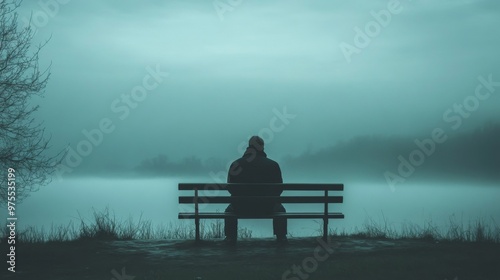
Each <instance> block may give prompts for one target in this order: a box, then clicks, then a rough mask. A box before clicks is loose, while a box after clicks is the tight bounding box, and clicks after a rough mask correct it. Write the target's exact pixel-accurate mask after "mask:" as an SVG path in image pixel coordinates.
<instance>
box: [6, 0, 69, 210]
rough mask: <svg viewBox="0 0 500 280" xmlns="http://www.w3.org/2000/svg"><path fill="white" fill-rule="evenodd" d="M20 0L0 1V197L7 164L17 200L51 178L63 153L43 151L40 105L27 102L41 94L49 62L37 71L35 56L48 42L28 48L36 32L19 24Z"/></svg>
mask: <svg viewBox="0 0 500 280" xmlns="http://www.w3.org/2000/svg"><path fill="white" fill-rule="evenodd" d="M19 5H20V1H16V0H0V168H1V171H0V174H2V178H0V180H1V181H2V182H4V183H2V184H0V185H1V188H0V202H1V205H2V206H4V205H5V201H6V199H7V186H6V184H5V182H6V181H7V176H6V173H7V169H8V168H14V169H15V171H16V172H15V175H16V202H19V201H21V200H23V199H24V198H25V197H27V196H28V195H29V194H30V193H31V192H33V191H36V190H38V188H39V186H41V185H44V184H47V183H48V182H50V180H51V173H52V172H54V170H55V165H56V164H57V163H58V162H59V161H60V159H62V155H61V153H59V154H57V155H55V156H47V155H46V150H47V148H48V144H49V140H50V139H46V138H45V137H44V128H43V127H42V124H41V123H39V122H35V119H34V112H35V111H37V109H38V106H33V105H32V104H30V100H31V98H32V97H34V96H42V95H43V90H44V88H45V86H46V84H47V81H48V78H49V75H50V73H49V70H50V67H49V68H47V69H45V70H42V71H41V70H40V68H39V65H38V55H39V53H40V50H41V49H42V48H43V46H44V45H45V44H46V43H47V41H46V42H45V43H43V44H40V45H38V46H35V47H32V43H31V41H32V39H33V36H34V34H35V32H34V31H33V30H32V29H31V27H30V26H29V25H28V26H26V27H19V26H18V15H17V12H16V9H17V8H19Z"/></svg>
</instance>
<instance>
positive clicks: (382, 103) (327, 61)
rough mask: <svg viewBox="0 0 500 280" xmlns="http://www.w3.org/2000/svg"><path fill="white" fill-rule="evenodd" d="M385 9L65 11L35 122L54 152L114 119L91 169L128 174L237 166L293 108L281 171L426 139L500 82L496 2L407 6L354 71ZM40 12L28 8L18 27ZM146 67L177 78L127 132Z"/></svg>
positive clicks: (358, 5) (274, 150)
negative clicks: (301, 157) (185, 165)
mask: <svg viewBox="0 0 500 280" xmlns="http://www.w3.org/2000/svg"><path fill="white" fill-rule="evenodd" d="M221 2H223V3H226V2H227V1H225V0H221ZM234 2H237V1H234ZM389 2H390V1H382V0H381V1H372V0H364V1H361V0H358V1H332V0H328V1H327V0H324V1H242V2H241V4H240V5H236V6H235V7H233V10H232V11H228V12H226V13H224V14H223V20H221V17H220V16H219V14H218V13H217V11H216V9H215V8H214V6H213V3H212V1H153V0H149V1H131V0H128V1H123V0H122V1H118V0H114V1H111V0H106V1H103V0H87V1H69V2H68V3H67V4H64V5H63V4H61V5H60V6H59V11H58V13H56V14H55V16H54V17H50V19H49V21H48V23H47V24H46V25H45V26H42V27H40V28H39V32H38V33H37V35H36V37H35V40H36V41H37V42H42V41H43V40H45V39H47V38H49V37H50V36H52V37H51V40H50V42H49V44H48V45H47V46H46V47H45V49H44V51H43V52H42V57H41V61H42V65H44V66H47V65H49V63H50V62H52V76H51V79H50V81H49V84H48V86H47V89H46V97H45V98H44V99H41V100H36V102H37V103H39V104H40V105H41V109H40V111H39V115H38V118H39V120H40V121H44V124H45V126H46V127H47V130H46V131H47V133H48V134H50V135H52V143H53V147H54V149H55V150H57V149H61V148H63V147H65V146H66V145H67V144H69V145H70V146H71V147H72V148H74V149H76V145H77V144H78V143H79V141H81V140H84V139H86V138H85V136H84V135H83V134H82V130H84V129H86V130H92V129H96V128H98V127H99V122H100V120H101V119H103V118H109V119H110V120H112V122H113V125H115V126H116V129H115V130H114V131H113V132H112V133H109V134H105V136H104V139H103V141H102V144H100V145H98V146H97V147H94V149H93V151H92V153H91V154H90V155H89V156H87V157H85V158H84V160H85V161H92V162H107V161H111V160H112V161H113V162H116V161H119V162H121V163H123V164H125V165H127V164H129V165H134V164H137V163H138V162H139V161H140V160H142V159H145V158H151V157H154V156H156V155H158V154H166V155H168V156H169V157H171V158H172V159H182V158H185V157H189V156H193V155H195V156H199V157H200V158H209V157H223V158H225V157H228V158H232V157H237V156H239V155H240V151H239V149H238V145H239V144H240V143H241V142H242V141H245V140H247V139H248V137H249V136H250V135H253V134H257V133H258V132H259V131H261V129H263V128H268V127H269V123H270V121H271V120H272V119H273V118H274V117H276V110H278V111H280V112H282V111H283V110H284V108H286V110H287V112H288V113H289V114H293V115H295V116H296V117H295V118H293V119H290V122H289V124H286V126H285V128H284V130H283V131H280V132H277V133H275V135H274V138H273V139H272V141H268V142H269V143H268V145H267V152H268V153H269V155H270V156H271V157H273V158H277V159H279V158H282V157H284V156H286V155H298V154H301V153H303V152H304V151H306V150H313V151H314V150H320V149H323V148H325V147H329V146H331V145H333V144H335V143H336V142H337V141H340V140H348V139H350V138H352V137H355V136H359V135H405V136H408V135H410V136H411V135H428V134H430V132H431V131H432V129H433V128H435V127H438V126H445V125H444V123H445V122H444V121H443V113H444V112H445V111H446V110H448V109H449V108H452V106H453V105H454V104H455V103H461V102H463V100H464V99H465V98H466V97H467V96H469V95H473V94H474V90H475V88H476V86H477V85H478V84H479V81H478V77H479V76H483V77H488V75H490V74H491V75H492V77H493V80H495V81H499V80H500V69H499V65H500V63H499V62H500V56H499V55H498V50H499V49H500V36H499V35H500V33H499V31H498V27H499V26H500V16H499V15H500V2H498V1H487V0H475V1H474V0H462V1H457V0H453V1H452V0H447V1H429V0H421V1H418V0H413V1H409V0H407V1H403V0H402V1H399V3H400V8H401V9H402V11H401V12H400V13H398V14H392V17H391V21H390V23H389V24H388V25H387V26H386V27H382V28H381V31H380V33H379V34H378V35H377V36H375V37H374V38H372V39H371V42H370V44H369V45H368V46H367V47H365V48H362V49H361V53H359V54H353V55H352V56H351V59H352V60H351V62H350V63H349V62H348V60H347V59H346V57H345V55H344V54H343V52H342V49H341V48H340V47H339V45H340V44H341V43H343V42H344V43H347V44H351V45H354V44H355V42H354V37H355V35H356V32H355V29H354V28H355V27H359V28H361V29H364V28H365V26H366V24H367V23H368V22H370V21H372V20H373V16H372V14H371V11H375V12H379V11H380V10H382V9H387V6H388V3H389ZM39 10H41V7H40V5H39V4H38V2H37V1H24V3H23V6H22V8H21V10H20V17H21V18H23V17H26V16H29V13H30V11H33V12H37V11H39ZM147 67H152V68H156V67H159V68H160V69H161V70H162V71H166V72H169V77H168V78H165V79H164V81H163V82H161V83H160V84H159V86H158V87H157V88H155V89H154V90H152V91H150V92H148V95H147V98H145V100H144V101H141V102H139V103H138V105H137V108H135V109H131V110H130V114H129V115H128V116H127V117H126V118H125V119H123V120H121V119H120V116H121V114H120V113H116V112H114V111H113V109H112V104H113V102H114V101H115V100H121V98H122V97H121V96H122V95H124V94H125V95H130V92H131V90H132V89H133V88H134V87H135V86H137V85H141V84H142V81H143V78H144V77H145V76H146V75H147V74H148V71H147V70H146V68H147ZM499 105H500V90H498V89H497V92H496V93H495V94H493V95H492V96H491V98H489V99H487V100H485V101H482V102H481V104H480V106H479V108H478V110H476V111H474V112H473V113H472V114H471V116H470V117H469V118H467V119H466V120H464V123H463V125H462V126H461V127H460V130H461V131H462V130H463V131H466V130H468V129H473V128H475V127H477V126H479V125H481V124H483V123H484V122H485V121H488V120H494V121H500V110H498V108H499ZM273 110H274V111H273Z"/></svg>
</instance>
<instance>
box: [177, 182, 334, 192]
mask: <svg viewBox="0 0 500 280" xmlns="http://www.w3.org/2000/svg"><path fill="white" fill-rule="evenodd" d="M228 186H230V187H231V188H238V187H251V188H255V189H259V188H262V189H269V188H279V189H282V190H287V191H324V190H328V191H343V190H344V184H318V183H315V184H300V183H285V184H235V183H231V184H226V183H224V184H217V183H213V184H207V183H179V190H180V191H192V190H195V189H197V190H200V191H201V190H207V191H214V190H227V189H228Z"/></svg>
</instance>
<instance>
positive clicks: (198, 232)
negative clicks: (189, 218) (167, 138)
mask: <svg viewBox="0 0 500 280" xmlns="http://www.w3.org/2000/svg"><path fill="white" fill-rule="evenodd" d="M194 224H195V227H196V231H195V238H196V242H199V241H200V219H195V220H194Z"/></svg>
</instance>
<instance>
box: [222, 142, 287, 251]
mask: <svg viewBox="0 0 500 280" xmlns="http://www.w3.org/2000/svg"><path fill="white" fill-rule="evenodd" d="M227 182H228V183H283V179H282V177H281V169H280V166H279V165H278V163H277V162H275V161H274V160H271V159H269V158H267V155H266V153H265V152H264V140H262V138H260V137H259V136H252V137H251V138H250V140H249V141H248V148H247V149H246V151H245V153H244V154H243V156H242V157H241V158H239V159H237V160H235V161H234V162H233V163H232V164H231V167H230V168H229V172H228V176H227ZM229 192H230V193H231V196H279V195H281V193H282V190H273V189H269V190H252V189H248V188H246V189H231V190H229ZM226 212H229V213H238V214H243V215H244V214H270V213H276V212H286V211H285V208H284V207H283V205H281V203H274V202H267V203H265V202H264V201H262V203H260V202H259V203H258V205H255V201H241V202H238V203H234V202H233V203H231V204H230V205H229V206H228V207H227V208H226ZM237 229H238V220H237V219H235V218H226V219H225V227H224V233H225V235H226V241H227V242H228V243H229V244H233V245H234V244H235V243H236V239H237ZM273 231H274V234H275V235H276V238H277V241H278V242H279V243H286V242H287V238H286V233H287V220H286V218H274V219H273Z"/></svg>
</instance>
